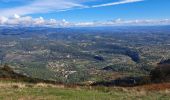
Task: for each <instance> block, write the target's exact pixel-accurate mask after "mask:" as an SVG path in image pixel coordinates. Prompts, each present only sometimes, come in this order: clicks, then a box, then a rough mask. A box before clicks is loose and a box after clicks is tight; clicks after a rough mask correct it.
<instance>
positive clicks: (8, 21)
mask: <svg viewBox="0 0 170 100" xmlns="http://www.w3.org/2000/svg"><path fill="white" fill-rule="evenodd" d="M2 25H3V26H4V25H5V26H23V27H24V26H25V27H28V26H29V27H36V26H42V27H43V26H46V27H86V26H88V27H89V26H130V25H170V20H169V19H162V20H122V19H120V18H118V19H115V20H110V21H94V22H77V23H73V22H72V23H71V22H69V21H67V20H65V19H63V20H56V19H49V20H46V19H44V18H43V17H39V18H32V17H30V16H19V15H17V14H15V15H14V16H13V17H9V18H7V17H0V26H2Z"/></svg>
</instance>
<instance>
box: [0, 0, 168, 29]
mask: <svg viewBox="0 0 170 100" xmlns="http://www.w3.org/2000/svg"><path fill="white" fill-rule="evenodd" d="M21 24H22V25H25V26H34V25H45V26H97V25H105V26H106V25H155V24H158V25H159V24H160V25H166V24H170V0H0V25H21Z"/></svg>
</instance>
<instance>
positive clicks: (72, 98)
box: [0, 82, 170, 100]
mask: <svg viewBox="0 0 170 100" xmlns="http://www.w3.org/2000/svg"><path fill="white" fill-rule="evenodd" d="M139 88H140V89H139ZM139 88H138V87H135V88H118V87H110V88H109V87H76V86H75V87H65V86H63V85H51V84H43V83H38V84H28V83H15V82H0V100H124V99H129V100H169V98H170V90H168V89H166V90H164V89H163V90H161V89H160V90H154V89H152V90H150V91H148V90H147V88H145V87H139Z"/></svg>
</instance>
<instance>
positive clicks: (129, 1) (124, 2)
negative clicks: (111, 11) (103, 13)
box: [92, 0, 144, 8]
mask: <svg viewBox="0 0 170 100" xmlns="http://www.w3.org/2000/svg"><path fill="white" fill-rule="evenodd" d="M141 1H144V0H121V1H118V2H111V3H105V4H100V5H93V6H92V7H94V8H96V7H105V6H114V5H120V4H126V3H134V2H141Z"/></svg>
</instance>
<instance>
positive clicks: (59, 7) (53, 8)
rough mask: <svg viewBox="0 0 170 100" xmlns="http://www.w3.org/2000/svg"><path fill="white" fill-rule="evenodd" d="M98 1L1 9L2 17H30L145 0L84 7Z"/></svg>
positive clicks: (52, 1) (40, 1)
mask: <svg viewBox="0 0 170 100" xmlns="http://www.w3.org/2000/svg"><path fill="white" fill-rule="evenodd" d="M92 1H96V2H99V1H97V0H29V1H24V2H29V3H28V4H25V5H21V6H17V7H12V8H4V9H0V12H1V15H3V16H12V15H14V14H16V13H17V14H19V15H28V14H37V13H49V12H58V11H67V10H72V9H84V8H93V7H103V6H113V5H119V4H125V3H133V2H140V1H143V0H121V1H117V2H112V3H106V4H99V5H92V6H89V5H84V3H85V2H92ZM3 2H9V3H10V2H23V0H0V3H3Z"/></svg>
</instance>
